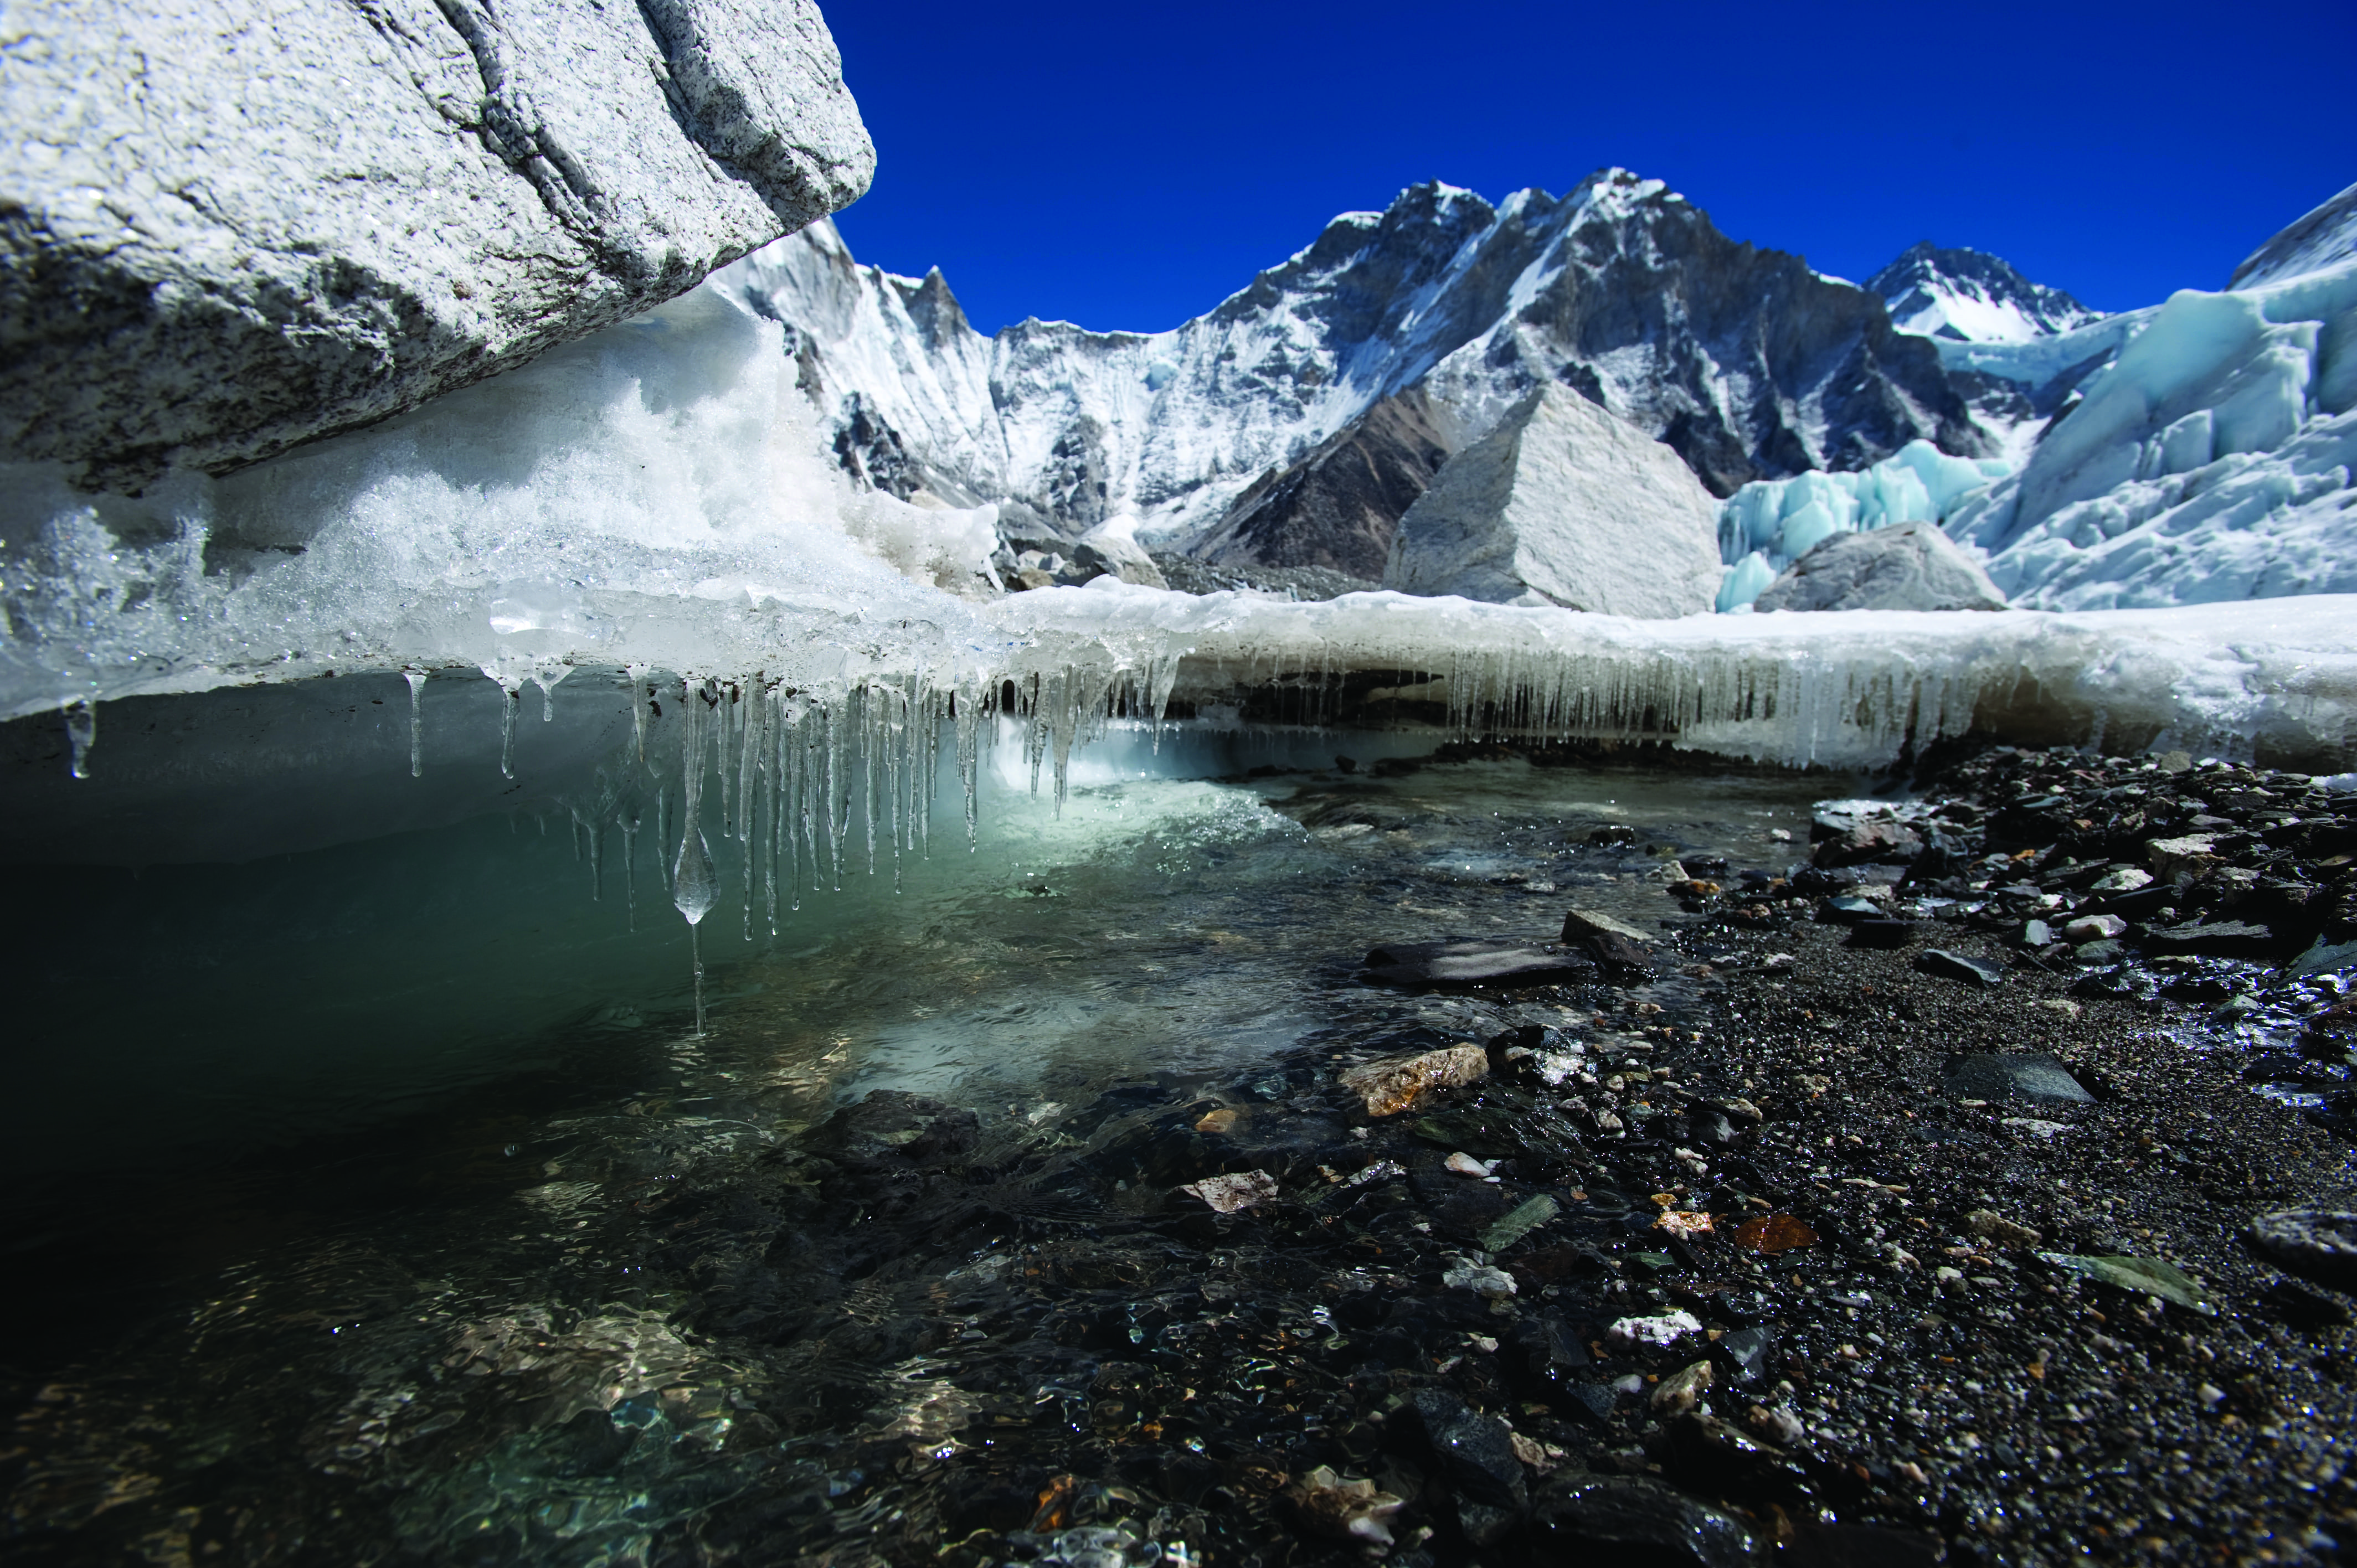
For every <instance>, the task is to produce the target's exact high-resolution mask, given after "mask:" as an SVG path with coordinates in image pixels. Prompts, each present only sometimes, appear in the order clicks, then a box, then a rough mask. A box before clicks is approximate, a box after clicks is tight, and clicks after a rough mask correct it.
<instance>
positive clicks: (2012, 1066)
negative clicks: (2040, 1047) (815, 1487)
mask: <svg viewBox="0 0 2357 1568" xmlns="http://www.w3.org/2000/svg"><path fill="white" fill-rule="evenodd" d="M1942 1087H1943V1088H1944V1089H1945V1090H1947V1091H1948V1092H1949V1093H1950V1094H1953V1095H1955V1096H1957V1097H1958V1098H1959V1099H1964V1100H2036V1101H2046V1102H2048V1103H2050V1104H2062V1105H2093V1103H2094V1102H2095V1097H2094V1096H2093V1095H2092V1094H2090V1093H2088V1092H2087V1090H2086V1088H2085V1086H2084V1085H2083V1084H2081V1083H2080V1081H2079V1080H2078V1079H2075V1078H2072V1076H2071V1069H2069V1068H2066V1067H2064V1066H2063V1065H2062V1064H2061V1062H2059V1061H2057V1060H2056V1059H2055V1058H2053V1057H2051V1056H2049V1055H2046V1054H2045V1053H2043V1052H2039V1053H2024V1054H2021V1055H2012V1054H1998V1053H1995V1052H1975V1054H1973V1055H1971V1056H1962V1057H1957V1058H1953V1060H1951V1061H1950V1062H1949V1063H1948V1068H1947V1071H1946V1072H1945V1073H1944V1074H1943V1077H1942Z"/></svg>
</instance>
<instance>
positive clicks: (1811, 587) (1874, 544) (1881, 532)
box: [1752, 522, 2005, 610]
mask: <svg viewBox="0 0 2357 1568" xmlns="http://www.w3.org/2000/svg"><path fill="white" fill-rule="evenodd" d="M1752 607H1753V608H1754V609H1760V610H2001V609H2003V608H2005V596H2004V595H2003V594H2001V593H1999V592H1998V591H1997V586H1996V584H1995V583H1992V582H1990V581H1989V575H1988V574H1987V573H1986V572H1984V571H1982V570H1981V567H1980V564H1979V563H1978V562H1976V561H1975V560H1974V559H1973V558H1972V557H1971V556H1969V555H1967V554H1965V553H1964V552H1963V551H1962V550H1959V549H1957V548H1956V544H1955V542H1954V541H1953V540H1952V539H1950V538H1949V537H1948V536H1947V535H1946V534H1944V533H1943V532H1940V530H1939V527H1938V525H1937V524H1935V523H1929V522H1901V523H1898V524H1895V525H1893V526H1891V527H1889V528H1877V529H1869V530H1867V532H1863V533H1836V534H1835V535H1834V536H1833V537H1832V538H1831V539H1828V540H1826V541H1825V542H1824V543H1822V544H1819V545H1817V546H1816V547H1815V548H1814V549H1813V550H1811V551H1810V552H1809V553H1807V554H1805V555H1803V556H1802V557H1801V558H1800V559H1799V560H1798V561H1795V562H1793V563H1792V564H1791V565H1790V566H1787V567H1786V568H1784V574H1783V575H1782V576H1780V577H1778V578H1777V579H1776V580H1775V581H1774V582H1772V583H1770V584H1769V585H1768V586H1767V587H1766V588H1764V589H1762V590H1761V591H1760V597H1759V598H1758V599H1757V600H1755V601H1753V605H1752Z"/></svg>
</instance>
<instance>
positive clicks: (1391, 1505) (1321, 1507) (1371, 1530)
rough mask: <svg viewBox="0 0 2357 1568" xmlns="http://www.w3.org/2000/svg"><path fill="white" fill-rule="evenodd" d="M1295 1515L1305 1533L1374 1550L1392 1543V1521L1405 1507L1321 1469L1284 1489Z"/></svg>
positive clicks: (1356, 1480) (1365, 1483) (1370, 1486)
mask: <svg viewBox="0 0 2357 1568" xmlns="http://www.w3.org/2000/svg"><path fill="white" fill-rule="evenodd" d="M1285 1497H1286V1501H1287V1502H1289V1503H1291V1504H1292V1505H1293V1511H1294V1515H1295V1517H1296V1518H1297V1519H1298V1520H1300V1522H1301V1523H1302V1524H1303V1525H1304V1526H1305V1527H1306V1528H1308V1530H1312V1531H1314V1532H1316V1533H1317V1534H1319V1535H1329V1536H1334V1537H1337V1538H1340V1539H1341V1540H1345V1541H1364V1542H1366V1543H1368V1544H1370V1545H1373V1546H1389V1545H1390V1544H1391V1543H1392V1532H1391V1524H1390V1521H1391V1518H1392V1516H1393V1515H1394V1514H1396V1513H1397V1512H1399V1510H1400V1509H1401V1508H1402V1507H1403V1506H1405V1505H1404V1504H1403V1503H1402V1502H1401V1500H1400V1499H1399V1498H1395V1497H1394V1496H1392V1494H1391V1493H1389V1492H1386V1491H1383V1490H1381V1489H1380V1488H1378V1487H1376V1485H1375V1484H1374V1483H1373V1482H1372V1481H1370V1480H1366V1479H1364V1478H1362V1477H1351V1478H1348V1479H1346V1478H1344V1477H1341V1476H1339V1475H1337V1474H1335V1472H1334V1471H1333V1469H1332V1468H1331V1467H1330V1466H1325V1465H1320V1466H1318V1467H1317V1468H1315V1469H1313V1470H1310V1471H1308V1473H1307V1474H1305V1475H1303V1476H1302V1477H1301V1478H1300V1479H1299V1480H1297V1481H1296V1482H1294V1483H1293V1485H1291V1486H1290V1487H1286V1489H1285Z"/></svg>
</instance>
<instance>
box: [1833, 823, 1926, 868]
mask: <svg viewBox="0 0 2357 1568" xmlns="http://www.w3.org/2000/svg"><path fill="white" fill-rule="evenodd" d="M1922 853H1923V835H1922V834H1921V833H1919V832H1916V831H1915V830H1914V828H1913V827H1911V826H1910V825H1909V824H1907V823H1905V822H1900V821H1899V820H1898V819H1897V818H1895V817H1887V816H1886V817H1865V816H1861V817H1857V818H1855V819H1853V820H1852V821H1851V822H1849V823H1848V824H1847V825H1846V826H1845V827H1843V828H1841V829H1840V830H1839V831H1837V832H1834V833H1832V834H1830V835H1829V836H1827V837H1824V838H1822V839H1820V840H1818V842H1817V846H1816V848H1814V849H1813V850H1811V851H1810V852H1809V860H1810V863H1811V864H1812V865H1818V866H1822V867H1824V868H1826V869H1828V870H1830V869H1832V868H1834V867H1836V866H1844V865H1867V864H1869V863H1871V864H1875V865H1907V864H1908V863H1909V862H1910V861H1912V860H1914V859H1915V857H1916V856H1918V855H1920V854H1922Z"/></svg>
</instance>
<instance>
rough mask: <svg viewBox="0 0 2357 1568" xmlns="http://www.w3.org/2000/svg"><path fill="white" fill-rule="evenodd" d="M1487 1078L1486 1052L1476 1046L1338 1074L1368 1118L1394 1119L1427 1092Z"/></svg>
mask: <svg viewBox="0 0 2357 1568" xmlns="http://www.w3.org/2000/svg"><path fill="white" fill-rule="evenodd" d="M1489 1074H1490V1053H1489V1052H1487V1051H1485V1050H1483V1049H1482V1048H1481V1047H1479V1046H1450V1047H1446V1048H1445V1049H1442V1050H1437V1051H1426V1052H1424V1053H1422V1054H1421V1055H1418V1056H1412V1057H1387V1058H1383V1060H1381V1061H1372V1062H1366V1063H1363V1064H1361V1066H1358V1067H1354V1068H1351V1069H1350V1070H1348V1071H1347V1072H1344V1073H1343V1074H1341V1076H1340V1081H1341V1084H1342V1087H1343V1088H1345V1089H1347V1090H1351V1093H1353V1094H1356V1095H1357V1096H1358V1097H1359V1098H1360V1099H1361V1101H1364V1102H1365V1104H1366V1107H1367V1114H1368V1115H1370V1116H1396V1115H1398V1114H1399V1113H1400V1112H1403V1111H1405V1110H1406V1109H1407V1108H1408V1107H1409V1106H1411V1105H1413V1104H1415V1101H1416V1100H1417V1098H1418V1097H1419V1096H1421V1095H1422V1094H1424V1093H1425V1092H1426V1090H1434V1089H1453V1088H1456V1087H1457V1086H1458V1085H1459V1084H1467V1083H1472V1082H1475V1081H1477V1080H1479V1079H1483V1078H1487V1077H1488V1076H1489Z"/></svg>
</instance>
